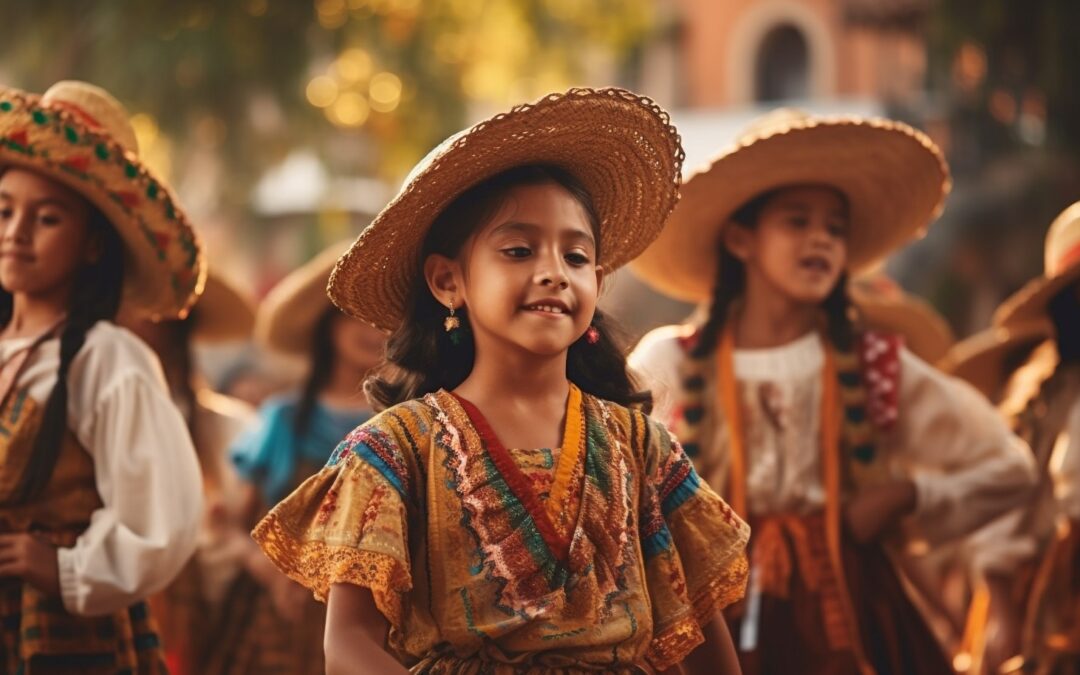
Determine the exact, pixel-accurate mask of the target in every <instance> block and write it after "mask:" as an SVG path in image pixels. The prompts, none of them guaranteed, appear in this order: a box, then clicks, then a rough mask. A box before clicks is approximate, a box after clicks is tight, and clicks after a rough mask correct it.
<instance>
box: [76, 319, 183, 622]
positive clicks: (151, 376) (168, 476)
mask: <svg viewBox="0 0 1080 675" xmlns="http://www.w3.org/2000/svg"><path fill="white" fill-rule="evenodd" d="M109 332H110V333H114V334H113V335H112V336H111V337H112V338H114V339H115V340H116V342H115V343H114V344H112V345H111V346H108V347H105V348H101V349H98V350H97V351H98V354H96V355H95V354H94V353H91V354H89V355H87V357H86V359H84V360H83V361H84V362H83V363H81V364H80V362H79V360H76V362H75V364H74V365H73V369H72V375H71V377H72V380H73V381H75V383H76V387H74V389H75V391H73V392H72V397H73V398H74V400H71V401H69V423H70V424H71V426H72V428H73V429H74V430H75V433H76V436H77V437H78V439H79V441H80V443H82V445H83V447H85V448H86V450H87V452H89V453H90V455H91V456H92V458H93V460H94V472H95V481H96V484H97V490H98V493H99V495H100V496H101V501H102V503H103V506H102V507H101V508H100V509H98V510H97V511H95V512H94V513H93V514H92V515H91V518H90V525H89V527H88V528H87V529H86V531H85V532H83V533H82V535H81V536H80V537H79V538H78V539H77V540H76V542H75V545H74V546H72V547H71V548H63V549H60V550H59V552H58V556H57V557H58V564H59V571H60V590H61V595H62V597H63V602H64V607H65V608H66V609H67V610H68V611H69V612H71V613H73V614H81V615H97V614H107V613H111V612H115V611H117V610H120V609H123V608H125V607H128V606H130V605H131V604H133V603H135V602H136V601H139V600H142V599H144V598H146V597H147V596H148V595H150V594H152V593H155V592H157V591H159V590H161V589H162V588H164V587H165V586H166V585H168V584H169V582H171V581H172V580H173V578H175V576H176V575H177V574H178V573H179V572H180V570H181V568H182V567H183V566H184V564H185V563H186V562H187V560H188V559H189V558H190V557H191V555H192V553H193V552H194V550H195V541H196V535H197V531H198V527H199V522H200V519H201V517H202V509H203V503H202V479H201V475H200V471H199V464H198V460H197V458H196V455H195V449H194V447H193V445H192V442H191V437H190V435H189V433H188V428H187V425H186V424H185V422H184V419H183V417H182V416H181V415H180V412H179V411H178V410H177V408H176V406H175V405H174V404H173V402H172V400H171V399H170V397H169V394H168V390H167V389H166V386H165V381H164V377H163V376H162V373H161V368H160V365H159V364H158V362H157V359H156V357H154V355H153V354H152V353H149V350H148V349H147V348H146V347H145V346H144V345H142V344H141V343H138V344H131V343H130V341H132V340H135V338H134V337H132V336H131V335H130V334H127V333H126V332H125V333H124V334H122V335H120V334H119V329H116V328H113V329H111V331H109ZM90 346H91V345H89V344H88V345H87V347H90ZM95 346H97V345H95ZM92 351H93V350H92ZM81 356H83V355H81V354H80V357H81ZM95 356H96V357H97V358H95Z"/></svg>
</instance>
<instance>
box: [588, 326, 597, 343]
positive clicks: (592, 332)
mask: <svg viewBox="0 0 1080 675" xmlns="http://www.w3.org/2000/svg"><path fill="white" fill-rule="evenodd" d="M585 342H588V343H589V344H591V345H594V344H596V343H597V342H600V331H599V330H598V329H597V328H596V326H589V330H587V331H585Z"/></svg>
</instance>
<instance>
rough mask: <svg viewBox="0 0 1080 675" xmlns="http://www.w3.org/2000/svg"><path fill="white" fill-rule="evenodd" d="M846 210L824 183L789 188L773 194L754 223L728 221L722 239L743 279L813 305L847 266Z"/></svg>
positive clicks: (826, 294) (839, 199) (841, 201)
mask: <svg viewBox="0 0 1080 675" xmlns="http://www.w3.org/2000/svg"><path fill="white" fill-rule="evenodd" d="M848 222H849V219H848V209H847V202H846V200H845V199H844V198H843V196H842V195H841V194H840V193H839V192H837V191H836V190H835V189H833V188H830V187H816V186H808V187H791V188H785V189H782V190H780V191H778V192H777V193H776V195H775V196H773V197H772V198H771V199H770V200H769V201H768V202H767V203H766V204H765V206H764V207H762V209H761V212H760V214H759V216H758V222H757V225H756V226H755V227H753V228H747V227H743V226H740V225H738V224H733V225H732V226H730V227H727V228H726V229H725V235H724V242H725V245H726V246H727V247H728V250H730V251H731V253H732V254H733V255H734V256H735V257H737V258H739V259H740V260H742V261H743V263H745V264H746V273H747V276H748V279H747V282H748V283H753V280H751V279H750V278H749V277H756V280H757V281H760V282H764V284H765V285H766V286H769V287H771V288H772V289H774V290H775V291H777V292H779V293H780V294H782V295H784V296H785V297H787V298H789V299H791V300H793V301H795V302H799V303H806V304H818V303H821V302H822V301H824V300H825V298H827V297H828V295H829V293H831V292H832V290H833V288H834V287H835V286H836V283H837V281H838V280H839V279H840V275H841V274H843V272H844V266H845V265H846V264H847V235H848Z"/></svg>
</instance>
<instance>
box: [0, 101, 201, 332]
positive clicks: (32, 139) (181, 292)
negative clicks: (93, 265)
mask: <svg viewBox="0 0 1080 675" xmlns="http://www.w3.org/2000/svg"><path fill="white" fill-rule="evenodd" d="M16 166H17V167H24V168H27V169H30V170H32V171H34V172H36V173H39V174H42V175H44V176H47V177H48V178H50V179H53V180H56V181H58V182H60V183H63V184H64V185H66V186H68V187H70V188H72V189H73V190H75V191H76V192H78V193H79V194H81V195H83V196H84V197H85V198H86V199H88V200H89V201H90V202H92V203H93V204H94V206H96V207H97V208H98V209H100V210H101V212H102V213H103V214H104V215H105V217H106V218H108V219H109V221H110V222H111V223H112V224H113V226H114V227H116V230H117V231H118V232H119V233H120V238H121V239H122V240H123V242H124V247H125V252H126V255H125V261H124V264H125V267H124V270H125V280H124V300H123V304H124V305H125V306H130V307H132V308H134V309H136V310H138V311H139V312H140V313H143V314H146V315H148V316H150V317H151V318H155V319H167V318H177V317H182V316H184V315H185V314H186V312H187V310H188V309H189V308H190V307H191V305H192V304H193V303H194V302H195V299H196V298H197V297H198V295H199V293H200V292H201V291H202V286H203V283H204V279H205V275H206V266H205V263H204V262H203V254H202V248H201V246H200V244H199V240H198V237H196V235H195V232H194V231H193V230H192V228H191V225H190V224H189V223H188V221H187V218H186V217H185V216H184V213H183V211H181V209H180V207H179V205H178V204H177V202H176V198H175V197H174V196H173V194H172V191H171V190H170V188H169V187H168V186H167V185H166V184H165V183H164V181H162V180H161V179H160V178H159V177H157V176H155V175H154V174H153V172H151V171H150V170H149V169H148V168H147V167H146V165H144V164H143V163H142V161H141V160H140V158H139V148H138V144H137V142H136V138H135V131H134V129H133V128H132V126H131V123H130V122H129V121H128V116H127V113H126V112H125V110H124V107H123V106H122V105H120V103H119V102H117V101H116V99H114V98H113V97H112V96H111V95H110V94H109V93H108V92H106V91H105V90H104V89H101V88H100V87H96V86H94V85H92V84H87V83H85V82H75V81H64V82H58V83H56V84H54V85H53V86H52V87H50V88H49V90H48V91H46V92H45V94H44V95H41V96H38V95H36V94H31V93H27V92H24V91H19V90H18V89H12V88H0V169H2V168H5V167H16Z"/></svg>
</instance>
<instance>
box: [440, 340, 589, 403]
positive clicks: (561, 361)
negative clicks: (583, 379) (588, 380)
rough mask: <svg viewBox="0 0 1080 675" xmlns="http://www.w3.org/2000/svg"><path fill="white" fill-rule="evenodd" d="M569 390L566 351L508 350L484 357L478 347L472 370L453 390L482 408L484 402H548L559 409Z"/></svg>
mask: <svg viewBox="0 0 1080 675" xmlns="http://www.w3.org/2000/svg"><path fill="white" fill-rule="evenodd" d="M569 390H570V383H569V380H567V379H566V352H563V353H561V354H559V355H557V356H551V357H537V356H535V355H528V354H521V353H508V354H499V355H498V358H484V357H483V356H482V355H481V351H480V350H477V355H476V361H475V362H474V364H473V369H472V372H471V373H469V376H468V377H466V378H465V381H464V382H462V383H461V384H460V385H459V386H458V387H457V389H455V391H456V392H457V393H458V394H460V395H461V396H462V397H464V398H466V399H468V400H469V401H472V402H473V403H474V404H476V405H477V406H478V407H479V408H480V409H481V410H483V409H484V407H485V403H488V404H490V403H491V402H495V401H498V402H500V403H510V402H518V403H534V404H540V405H545V404H551V403H553V405H554V406H555V407H556V409H560V410H561V407H562V406H564V404H565V401H566V397H567V395H568V393H569Z"/></svg>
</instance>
